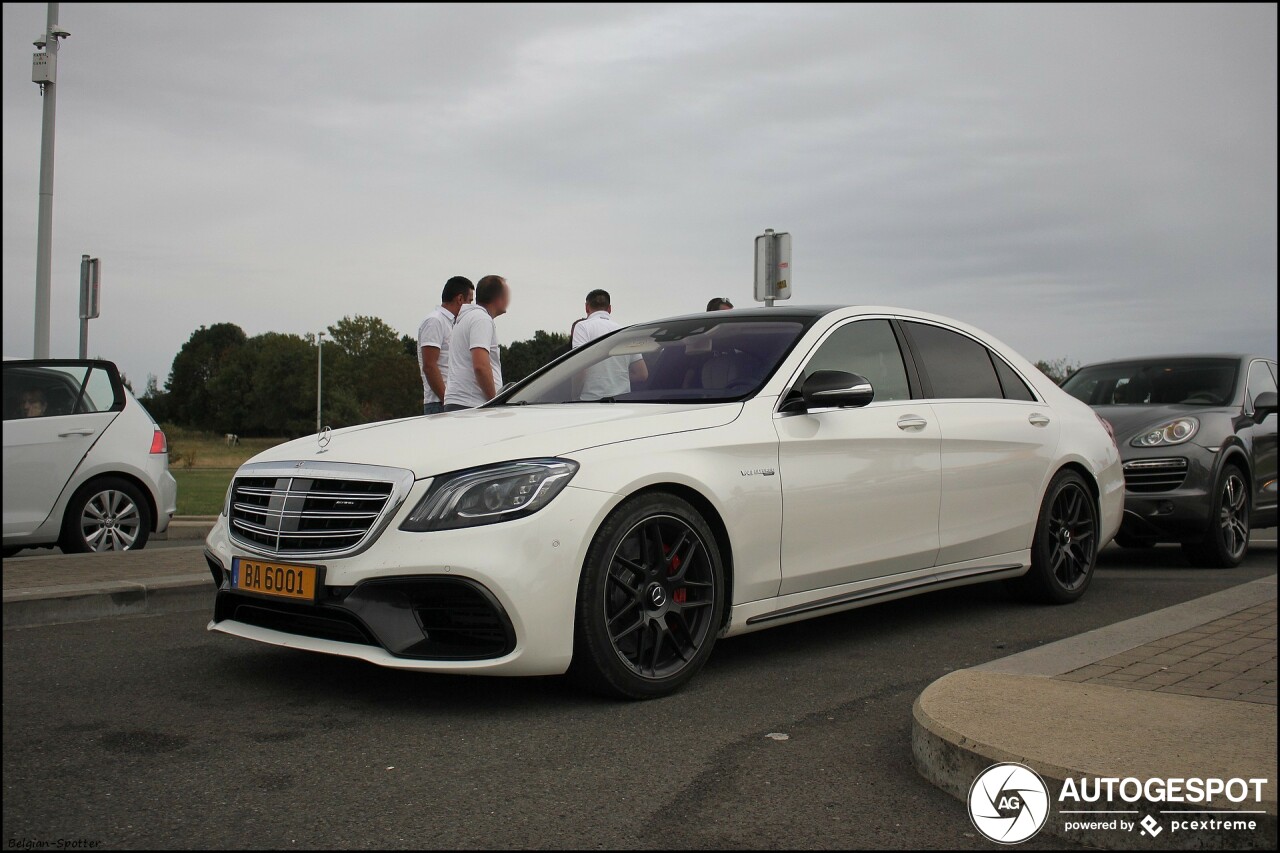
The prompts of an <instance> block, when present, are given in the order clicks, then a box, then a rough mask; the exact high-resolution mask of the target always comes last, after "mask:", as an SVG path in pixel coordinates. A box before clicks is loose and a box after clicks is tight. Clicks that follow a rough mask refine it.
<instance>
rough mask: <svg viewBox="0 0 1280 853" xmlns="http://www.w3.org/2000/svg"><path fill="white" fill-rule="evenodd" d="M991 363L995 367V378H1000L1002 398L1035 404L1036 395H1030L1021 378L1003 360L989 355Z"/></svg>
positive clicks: (994, 355)
mask: <svg viewBox="0 0 1280 853" xmlns="http://www.w3.org/2000/svg"><path fill="white" fill-rule="evenodd" d="M991 363H992V364H994V365H995V366H996V376H998V377H1000V387H1001V388H1002V389H1004V398H1005V399H1006V400H1027V401H1030V402H1035V399H1036V395H1035V394H1032V393H1031V389H1030V388H1028V387H1027V383H1025V382H1023V381H1022V377H1021V376H1019V375H1018V374H1017V373H1015V372H1014V370H1013V368H1012V367H1010V366H1009V365H1008V364H1006V363H1005V360H1004V359H1003V358H1001V357H1000V356H998V355H996V354H995V353H991Z"/></svg>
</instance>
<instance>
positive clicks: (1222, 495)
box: [1182, 465, 1253, 569]
mask: <svg viewBox="0 0 1280 853" xmlns="http://www.w3.org/2000/svg"><path fill="white" fill-rule="evenodd" d="M1213 495H1214V498H1213V509H1212V510H1211V512H1210V514H1209V528H1208V530H1206V531H1205V534H1204V538H1203V539H1201V540H1200V541H1199V542H1184V543H1183V545H1182V551H1183V553H1184V554H1186V555H1187V559H1188V560H1190V561H1191V563H1192V564H1193V565H1196V566H1206V567H1208V568H1212V569H1234V568H1235V567H1236V566H1238V565H1240V563H1241V562H1242V561H1243V560H1244V558H1245V555H1247V554H1248V553H1249V512H1250V510H1252V509H1253V507H1252V505H1251V504H1252V502H1251V500H1250V493H1249V478H1248V477H1246V476H1245V473H1244V471H1243V470H1241V468H1240V466H1238V465H1224V466H1222V471H1221V472H1220V473H1219V474H1218V481H1217V482H1216V483H1214V486H1213Z"/></svg>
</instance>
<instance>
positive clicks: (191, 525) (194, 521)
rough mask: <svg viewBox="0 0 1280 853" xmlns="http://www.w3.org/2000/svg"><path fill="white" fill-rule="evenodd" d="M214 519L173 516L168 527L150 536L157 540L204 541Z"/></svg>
mask: <svg viewBox="0 0 1280 853" xmlns="http://www.w3.org/2000/svg"><path fill="white" fill-rule="evenodd" d="M216 521H217V519H216V518H202V517H199V516H191V517H188V518H175V519H173V520H172V521H170V522H169V527H168V529H166V530H165V532H164V533H156V534H154V535H153V536H152V538H153V539H156V540H159V541H164V540H170V541H173V540H187V539H198V540H200V541H204V539H205V538H206V537H208V535H209V531H210V530H212V529H213V525H214V523H215V522H216Z"/></svg>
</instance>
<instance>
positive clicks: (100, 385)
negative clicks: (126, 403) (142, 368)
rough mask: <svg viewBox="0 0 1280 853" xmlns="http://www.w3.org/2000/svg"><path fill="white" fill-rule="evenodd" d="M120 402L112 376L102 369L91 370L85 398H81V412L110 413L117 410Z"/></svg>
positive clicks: (86, 384)
mask: <svg viewBox="0 0 1280 853" xmlns="http://www.w3.org/2000/svg"><path fill="white" fill-rule="evenodd" d="M118 402H119V401H118V400H117V398H116V389H115V386H114V385H112V383H111V374H110V373H107V371H105V370H103V369H102V368H101V367H95V368H93V369H92V370H90V371H89V381H88V382H87V383H85V386H84V396H82V397H81V398H80V412H82V413H83V412H109V411H111V410H112V409H114V408H116V404H117V403H118Z"/></svg>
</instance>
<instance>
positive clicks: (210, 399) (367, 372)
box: [142, 315, 569, 437]
mask: <svg viewBox="0 0 1280 853" xmlns="http://www.w3.org/2000/svg"><path fill="white" fill-rule="evenodd" d="M327 336H328V340H326V341H324V347H323V349H324V365H323V381H322V383H321V393H322V399H321V408H322V419H323V423H324V424H325V425H327V426H331V427H334V428H335V429H337V428H339V427H344V426H352V425H355V424H362V423H369V422H371V421H381V420H388V419H391V418H400V417H408V416H411V415H418V414H421V413H422V379H421V374H420V373H419V371H418V357H417V339H416V338H415V337H413V336H412V335H400V334H399V333H398V332H397V331H396V330H395V329H393V328H392V327H391V326H390V325H388V324H387V323H386V322H384V321H383V320H381V319H379V318H377V317H368V316H363V315H357V316H355V317H350V316H348V317H343V318H342V319H341V320H339V321H338V322H337V323H335V324H334V325H332V326H330V327H329V328H328V330H327ZM568 344H569V338H568V336H567V335H564V334H561V333H556V332H545V331H538V332H536V333H535V334H534V336H533V337H532V338H530V339H528V340H524V341H515V342H513V343H512V344H510V345H509V346H506V345H504V346H503V347H502V374H503V380H504V381H506V382H515V381H518V380H520V379H523V378H524V377H526V376H528V375H529V374H530V373H532V372H533V371H534V370H536V369H538V368H539V367H541V366H542V365H543V364H546V363H547V362H548V361H550V360H551V359H552V358H554V357H555V356H556V355H557V354H558V353H559V352H561V351H563V350H564V349H565V348H566V347H567V346H568ZM316 355H317V353H316V336H315V335H312V334H307V335H296V334H287V333H281V332H266V333H264V334H261V335H254V336H253V337H249V336H248V335H247V334H245V331H244V330H243V329H241V328H240V327H239V326H237V325H236V324H235V323H215V324H213V325H211V326H201V327H200V328H198V329H196V330H195V331H194V332H192V333H191V336H190V337H189V338H188V339H187V342H186V343H184V344H183V345H182V348H181V349H180V350H178V354H177V355H176V356H174V359H173V366H172V368H171V369H170V371H169V377H168V379H167V380H166V381H165V383H164V387H163V388H161V387H160V384H159V382H158V380H156V378H155V377H151V378H150V380H149V381H148V384H147V390H146V391H145V393H144V394H143V396H142V402H143V404H144V405H145V406H146V407H147V409H148V411H150V412H151V414H152V416H153V417H154V418H155V419H156V420H157V421H160V422H162V423H171V424H174V425H176V426H181V427H186V428H189V429H197V430H204V431H209V432H215V433H224V432H233V433H236V434H237V435H260V436H272V437H276V436H289V437H292V436H300V435H306V434H308V433H311V432H314V431H315V426H316Z"/></svg>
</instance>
